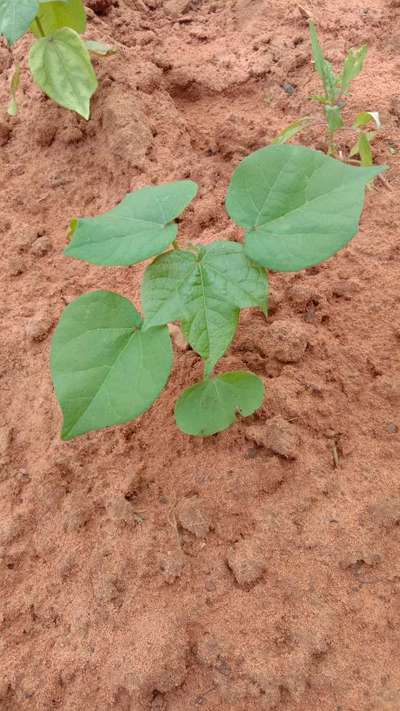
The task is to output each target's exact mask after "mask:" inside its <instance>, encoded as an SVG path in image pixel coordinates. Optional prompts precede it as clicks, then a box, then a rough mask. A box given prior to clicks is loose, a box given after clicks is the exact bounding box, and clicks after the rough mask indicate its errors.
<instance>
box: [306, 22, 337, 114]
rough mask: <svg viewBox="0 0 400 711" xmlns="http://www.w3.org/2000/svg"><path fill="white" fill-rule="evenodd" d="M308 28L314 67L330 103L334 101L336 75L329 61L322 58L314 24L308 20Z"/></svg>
mask: <svg viewBox="0 0 400 711" xmlns="http://www.w3.org/2000/svg"><path fill="white" fill-rule="evenodd" d="M309 28H310V36H311V48H312V55H313V59H314V64H315V68H316V70H317V72H318V74H319V75H320V77H321V79H322V83H323V85H324V89H325V93H326V97H327V98H328V99H329V101H330V102H331V103H332V102H335V101H336V77H335V74H334V72H333V69H332V65H331V64H330V62H328V61H327V60H326V59H324V55H323V52H322V49H321V45H320V43H319V39H318V33H317V28H316V26H315V24H314V23H313V22H310V25H309Z"/></svg>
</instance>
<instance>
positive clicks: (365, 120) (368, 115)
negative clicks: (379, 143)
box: [353, 111, 381, 128]
mask: <svg viewBox="0 0 400 711" xmlns="http://www.w3.org/2000/svg"><path fill="white" fill-rule="evenodd" d="M371 121H373V122H374V124H375V126H376V128H380V127H381V119H380V116H379V111H362V112H361V113H360V114H358V115H357V116H356V119H355V121H354V123H353V128H361V127H362V126H366V125H367V124H369V123H370V122H371Z"/></svg>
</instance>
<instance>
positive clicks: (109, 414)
mask: <svg viewBox="0 0 400 711" xmlns="http://www.w3.org/2000/svg"><path fill="white" fill-rule="evenodd" d="M171 364H172V348H171V341H170V338H169V333H168V329H167V328H166V327H158V328H152V329H149V330H147V331H145V332H144V331H143V330H142V327H141V319H140V316H139V314H138V312H137V311H136V309H135V307H134V306H133V304H132V303H131V302H130V301H128V299H125V298H123V297H122V296H119V295H118V294H114V293H112V292H110V291H95V292H92V293H89V294H85V295H84V296H81V297H80V298H78V299H76V301H74V302H72V304H70V305H69V306H67V308H66V309H65V310H64V312H63V314H62V316H61V319H60V321H59V324H58V326H57V328H56V331H55V333H54V336H53V341H52V347H51V371H52V377H53V383H54V388H55V391H56V395H57V398H58V400H59V403H60V405H61V409H62V412H63V416H64V423H63V429H62V435H61V436H62V438H63V439H72V437H76V436H77V435H81V434H84V433H85V432H90V431H92V430H98V429H101V428H102V427H109V426H110V425H117V424H123V423H125V422H128V421H129V420H132V419H133V418H135V417H138V416H139V415H140V414H142V412H144V411H145V410H147V409H148V408H149V407H150V405H151V404H152V403H153V402H154V400H155V399H156V398H157V397H158V395H159V394H160V392H161V391H162V389H163V388H164V386H165V384H166V382H167V380H168V376H169V373H170V369H171Z"/></svg>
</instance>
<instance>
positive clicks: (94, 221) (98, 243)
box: [64, 180, 198, 265]
mask: <svg viewBox="0 0 400 711" xmlns="http://www.w3.org/2000/svg"><path fill="white" fill-rule="evenodd" d="M197 189H198V188H197V185H196V183H193V182H192V181H191V180H178V181H177V182H175V183H165V184H164V185H157V186H152V187H148V188H141V189H140V190H136V191H135V192H132V193H128V195H126V197H125V198H124V199H123V200H122V202H120V204H119V205H117V207H114V208H113V209H112V210H109V211H108V212H105V213H104V214H103V215H99V216H98V217H83V218H80V219H78V220H74V221H73V228H72V225H71V232H70V235H71V237H72V239H71V241H70V243H69V245H68V246H67V247H66V248H65V252H64V253H65V254H66V255H67V256H68V257H75V258H76V259H84V260H86V261H87V262H91V264H102V265H129V264H137V262H142V261H143V260H144V259H148V257H153V256H154V255H156V254H160V253H161V252H163V251H164V250H165V249H166V248H167V247H168V246H169V245H170V244H172V242H173V241H174V239H175V238H176V235H177V233H178V225H177V224H176V223H175V222H173V220H175V218H176V217H178V216H179V215H180V214H181V212H183V210H184V209H185V208H186V207H187V206H188V205H189V203H190V202H191V201H192V200H193V198H194V197H195V195H196V193H197Z"/></svg>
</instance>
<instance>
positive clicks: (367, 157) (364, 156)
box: [358, 132, 374, 168]
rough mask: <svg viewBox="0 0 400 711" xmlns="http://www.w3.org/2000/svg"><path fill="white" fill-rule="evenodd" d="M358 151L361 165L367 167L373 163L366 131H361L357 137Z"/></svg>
mask: <svg viewBox="0 0 400 711" xmlns="http://www.w3.org/2000/svg"><path fill="white" fill-rule="evenodd" d="M358 152H359V154H360V158H361V165H362V166H363V167H365V168H366V167H368V166H370V165H373V164H374V159H373V157H372V151H371V145H370V142H369V139H368V136H367V134H366V133H363V132H361V133H360V135H359V137H358Z"/></svg>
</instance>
